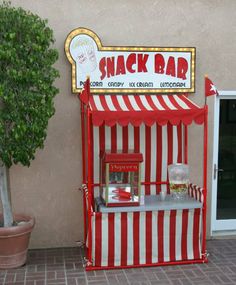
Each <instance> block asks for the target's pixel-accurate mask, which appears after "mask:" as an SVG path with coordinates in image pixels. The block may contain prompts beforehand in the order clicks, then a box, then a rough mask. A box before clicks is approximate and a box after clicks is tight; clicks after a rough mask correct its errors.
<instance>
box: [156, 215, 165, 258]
mask: <svg viewBox="0 0 236 285" xmlns="http://www.w3.org/2000/svg"><path fill="white" fill-rule="evenodd" d="M163 225H164V211H158V220H157V229H158V262H164V247H163V246H164V241H163V236H164V228H163Z"/></svg>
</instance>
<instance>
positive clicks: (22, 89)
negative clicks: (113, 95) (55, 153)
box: [0, 1, 59, 226]
mask: <svg viewBox="0 0 236 285" xmlns="http://www.w3.org/2000/svg"><path fill="white" fill-rule="evenodd" d="M53 43H54V37H53V31H52V30H51V29H50V28H49V27H48V26H47V21H46V20H42V19H41V18H40V17H39V16H38V15H34V14H32V13H31V12H29V11H25V10H24V9H22V8H15V7H13V6H11V4H10V3H9V2H5V1H4V2H2V3H0V160H1V161H0V162H1V165H0V192H1V201H2V206H3V216H4V226H11V225H12V224H13V219H12V210H11V206H10V203H9V199H8V196H9V195H8V190H7V183H6V182H7V181H6V170H7V169H8V168H9V167H11V166H12V164H17V163H21V164H22V165H25V166H29V165H30V161H31V160H32V159H34V155H35V152H36V150H37V148H43V144H44V140H45V138H46V135H47V126H48V120H49V118H51V117H52V116H53V114H54V112H55V108H54V103H53V98H54V97H55V95H56V94H57V93H58V89H57V88H56V87H54V85H53V83H54V80H55V79H56V78H57V77H58V76H59V73H58V71H57V70H56V69H55V68H54V67H53V64H54V63H55V62H56V60H57V58H58V52H57V50H56V49H54V48H52V47H51V46H52V44H53Z"/></svg>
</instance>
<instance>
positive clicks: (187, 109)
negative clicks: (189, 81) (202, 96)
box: [89, 94, 204, 126]
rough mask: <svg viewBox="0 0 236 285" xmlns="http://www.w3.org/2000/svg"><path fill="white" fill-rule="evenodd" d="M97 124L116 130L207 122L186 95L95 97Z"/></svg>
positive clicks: (92, 101) (92, 98) (92, 99)
mask: <svg viewBox="0 0 236 285" xmlns="http://www.w3.org/2000/svg"><path fill="white" fill-rule="evenodd" d="M89 107H90V109H91V111H92V119H93V124H94V125H96V126H100V125H102V124H103V122H105V124H106V125H109V126H113V125H115V124H116V123H119V124H120V125H122V126H127V125H128V124H129V123H131V124H133V125H135V126H139V125H140V124H141V123H142V122H143V123H145V124H146V125H149V126H151V125H152V124H154V123H155V122H158V123H159V124H160V125H165V124H167V122H168V121H169V122H171V124H173V125H178V124H179V123H180V122H183V123H184V124H186V125H188V124H191V123H192V120H194V121H195V122H196V123H198V124H202V123H203V121H204V109H202V108H200V107H199V106H197V105H196V104H195V103H193V102H192V101H191V100H189V99H188V98H187V97H186V96H185V95H182V94H178V95H176V94H173V95H104V94H102V95H93V96H90V99H89Z"/></svg>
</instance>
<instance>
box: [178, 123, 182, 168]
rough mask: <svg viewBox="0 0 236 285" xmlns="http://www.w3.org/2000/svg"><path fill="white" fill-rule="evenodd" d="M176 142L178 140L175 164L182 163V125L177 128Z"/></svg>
mask: <svg viewBox="0 0 236 285" xmlns="http://www.w3.org/2000/svg"><path fill="white" fill-rule="evenodd" d="M177 140H178V157H177V162H178V163H181V162H183V134H182V124H179V125H178V126H177Z"/></svg>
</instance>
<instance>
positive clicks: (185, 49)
mask: <svg viewBox="0 0 236 285" xmlns="http://www.w3.org/2000/svg"><path fill="white" fill-rule="evenodd" d="M80 34H84V35H88V36H90V37H91V38H93V39H94V41H95V42H96V44H97V47H98V50H99V51H136V52H137V51H144V52H145V51H146V52H165V51H166V52H191V72H192V78H191V88H179V89H162V88H158V89H138V88H137V89H136V88H132V89H109V88H106V89H96V88H91V93H94V94H99V93H110V94H111V93H116V94H119V93H127V94H132V93H138V94H141V93H194V92H195V67H196V66H195V60H196V48H195V47H145V46H142V47H134V46H133V47H130V46H124V47H117V46H103V45H102V43H101V40H100V38H99V37H98V36H97V34H95V33H94V32H93V31H91V30H89V29H87V28H77V29H74V30H73V31H71V32H70V33H69V35H68V36H67V38H66V41H65V53H66V56H67V58H68V60H69V62H70V63H71V65H72V92H73V93H78V92H81V90H82V88H76V65H75V61H74V60H73V58H72V56H71V54H70V49H69V47H70V43H71V41H72V39H73V38H74V37H75V36H77V35H80Z"/></svg>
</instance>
